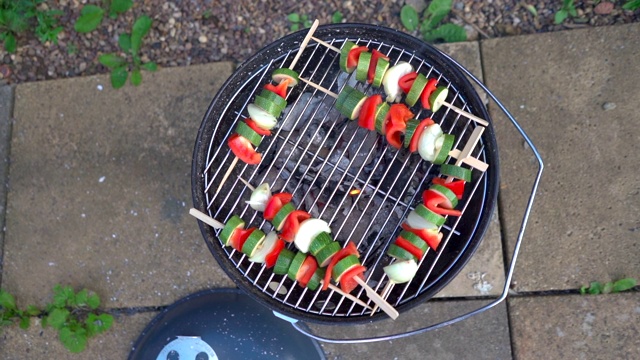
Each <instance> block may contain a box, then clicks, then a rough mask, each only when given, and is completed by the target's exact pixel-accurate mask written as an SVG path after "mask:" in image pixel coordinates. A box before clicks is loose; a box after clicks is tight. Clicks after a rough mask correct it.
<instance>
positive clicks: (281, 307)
mask: <svg viewBox="0 0 640 360" xmlns="http://www.w3.org/2000/svg"><path fill="white" fill-rule="evenodd" d="M306 34H307V30H301V31H298V32H296V33H292V34H290V35H287V36H285V37H283V38H280V39H278V40H276V41H274V42H272V43H271V44H268V45H266V46H265V47H263V48H262V49H261V50H259V51H258V52H256V53H255V54H254V55H252V56H251V57H250V58H248V59H247V60H245V61H244V62H243V63H241V64H240V65H238V66H237V67H236V70H235V71H234V73H233V74H232V75H231V76H230V77H229V78H228V79H227V80H226V81H225V82H224V83H223V85H222V86H221V87H220V89H219V90H218V92H217V93H216V95H215V96H214V98H213V99H212V101H211V103H210V104H209V107H208V109H207V111H206V113H205V115H204V117H203V120H202V123H201V125H200V128H199V130H198V134H197V138H196V142H195V146H194V152H193V162H192V178H191V182H192V197H193V202H194V207H196V208H197V209H199V210H201V211H204V212H205V213H209V211H208V208H207V201H206V199H205V194H204V190H205V186H206V184H205V182H204V173H203V171H202V170H204V169H205V166H206V165H207V155H208V153H209V150H210V146H211V138H212V136H211V135H210V134H214V133H217V131H219V130H218V126H219V125H220V123H221V120H220V119H216V118H213V119H212V120H211V121H208V120H209V118H210V117H211V115H212V114H213V113H216V112H217V111H218V112H221V113H224V112H225V111H223V110H217V111H216V109H214V105H215V104H217V103H224V99H225V97H233V94H235V92H236V91H240V90H236V91H233V90H232V91H230V93H231V94H232V95H229V94H224V93H225V91H223V90H228V89H229V88H230V89H241V88H242V87H243V86H245V84H246V82H247V77H248V76H249V75H253V74H255V73H256V71H257V70H259V69H260V68H262V67H263V66H265V65H267V64H269V63H270V61H271V60H272V59H273V58H275V57H276V56H272V54H276V55H278V56H280V55H283V54H287V52H288V53H292V52H295V51H297V50H298V48H299V46H300V43H301V42H302V39H303V38H304V36H305V35H306ZM314 36H316V37H318V38H322V39H328V38H330V39H334V38H338V39H353V38H359V37H361V38H363V39H366V40H371V41H379V42H383V43H386V44H391V45H393V46H396V47H401V48H402V49H404V50H405V51H407V52H408V53H412V54H417V55H418V56H420V57H421V58H423V59H427V60H428V61H430V62H431V63H432V64H433V67H434V68H435V69H437V70H438V71H439V72H440V73H442V74H444V75H445V76H446V78H447V79H448V80H449V81H450V82H451V83H452V84H453V85H455V87H456V89H457V90H458V91H459V93H460V94H461V95H462V96H463V97H464V98H465V99H466V101H467V104H466V105H467V107H468V108H469V110H468V111H470V112H472V113H474V114H477V115H479V116H480V117H482V118H484V119H486V120H487V121H489V123H490V124H492V122H491V118H490V116H489V113H488V111H487V108H486V107H485V105H484V104H483V102H482V100H481V99H480V96H479V95H478V93H477V91H476V89H475V88H474V87H473V86H472V85H471V82H470V81H469V80H468V79H467V78H466V77H465V75H464V73H463V71H461V70H460V69H459V68H458V66H459V65H457V64H456V63H455V62H451V61H450V60H449V59H448V55H446V54H444V53H442V52H441V51H440V50H438V49H437V48H435V47H433V46H432V45H429V44H427V43H424V42H422V41H421V40H419V39H417V38H415V37H413V36H410V35H408V34H406V33H403V32H400V31H398V30H395V29H391V28H387V27H383V26H377V25H370V24H361V23H345V24H338V25H322V26H319V27H318V29H317V30H316V32H315V34H314ZM310 46H311V45H310ZM318 46H321V45H318ZM465 70H466V69H465ZM226 92H229V91H226ZM223 131H226V129H223ZM207 134H209V136H208V138H207ZM203 138H207V141H206V142H205V141H203ZM481 144H482V146H483V147H484V149H483V151H482V153H481V154H482V156H484V157H485V158H486V159H490V161H489V164H490V167H489V169H488V170H487V171H486V173H485V174H484V176H483V177H482V179H481V180H479V181H481V182H484V185H483V186H484V191H482V192H481V194H480V199H481V200H482V204H481V205H479V206H481V207H482V210H481V211H480V215H479V216H478V217H476V218H474V219H473V221H472V223H474V228H473V230H471V231H469V233H470V234H471V235H469V240H467V242H466V245H465V246H464V247H463V248H461V249H459V254H458V256H457V257H456V258H455V261H454V262H453V263H452V264H451V265H449V266H448V267H447V270H446V271H443V272H442V273H440V274H438V276H437V280H435V281H434V285H433V286H432V287H431V288H430V289H429V291H425V292H424V293H422V294H420V295H418V296H415V297H413V298H411V299H409V300H407V301H406V302H404V303H403V304H400V305H398V306H396V309H397V310H398V311H399V312H401V313H402V312H405V311H407V310H409V309H411V308H413V307H415V306H417V305H419V304H422V303H423V302H424V301H426V300H427V299H429V298H431V297H432V296H433V295H435V294H436V293H438V292H439V291H440V290H442V288H444V287H445V286H446V285H447V284H448V283H449V282H450V281H451V280H452V279H453V278H455V277H456V276H457V275H458V273H459V272H460V271H461V270H462V269H463V268H464V266H465V265H466V264H467V262H468V261H469V260H470V259H471V257H472V256H473V254H474V253H475V251H476V250H477V248H478V246H479V245H480V243H481V242H482V240H483V239H484V236H485V234H486V232H487V230H488V227H489V225H490V222H491V218H492V216H493V214H494V211H495V208H496V205H497V198H498V187H499V158H498V144H497V141H496V138H495V133H494V130H493V127H492V126H491V125H490V126H488V127H486V128H485V132H484V134H483V136H482V139H481ZM203 145H204V146H203ZM219 156H220V155H219ZM475 196H476V195H475V194H474V197H475ZM469 204H470V205H473V206H476V205H478V204H477V200H476V201H473V202H470V203H469ZM198 225H199V227H200V230H201V233H202V235H203V237H204V240H205V243H206V244H207V247H208V248H209V250H210V252H211V253H212V255H213V256H214V258H215V259H216V261H217V262H218V264H219V265H220V266H221V268H222V269H223V271H224V272H225V273H226V274H227V275H228V276H229V277H230V278H231V279H232V280H233V281H234V283H235V284H236V285H238V287H239V288H241V289H242V290H244V291H245V292H247V293H248V294H249V295H250V296H251V297H252V298H254V299H255V300H257V301H258V302H259V303H261V304H263V305H265V306H267V307H268V308H270V309H272V310H273V311H277V312H280V313H282V314H284V315H287V316H290V317H293V318H295V319H301V320H309V321H311V322H314V323H320V324H330V325H335V324H336V323H348V324H357V323H366V322H370V321H371V320H372V319H376V320H377V319H386V318H387V316H386V315H385V314H384V313H382V312H378V313H376V314H374V316H372V317H370V316H369V315H368V314H366V315H350V316H337V317H336V316H328V315H318V314H315V313H310V312H304V311H302V310H299V309H296V308H293V307H291V306H290V305H287V304H285V303H282V302H280V301H278V300H275V299H272V298H271V296H270V295H267V294H265V293H264V292H263V291H261V290H260V289H259V288H258V287H256V286H253V285H252V284H251V282H250V281H249V279H246V278H245V277H244V276H243V274H242V273H240V272H239V271H238V270H236V269H235V267H236V266H235V264H234V263H233V262H232V261H231V257H230V256H228V255H227V254H226V253H225V252H224V250H222V248H221V247H220V246H219V244H218V243H219V241H218V238H217V236H216V233H215V232H214V231H213V229H212V228H210V227H209V226H207V225H205V224H202V223H199V224H198Z"/></svg>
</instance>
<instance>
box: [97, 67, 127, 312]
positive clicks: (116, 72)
mask: <svg viewBox="0 0 640 360" xmlns="http://www.w3.org/2000/svg"><path fill="white" fill-rule="evenodd" d="M127 77H129V73H128V72H127V68H126V67H124V66H122V67H119V68H115V69H113V70H112V71H111V86H112V87H113V88H114V89H120V88H121V87H123V86H124V84H126V83H127ZM89 306H90V307H91V304H89Z"/></svg>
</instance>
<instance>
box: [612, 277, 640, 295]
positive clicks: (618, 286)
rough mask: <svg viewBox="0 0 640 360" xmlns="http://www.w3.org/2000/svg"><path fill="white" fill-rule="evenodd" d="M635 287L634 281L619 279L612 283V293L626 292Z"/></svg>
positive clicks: (635, 282)
mask: <svg viewBox="0 0 640 360" xmlns="http://www.w3.org/2000/svg"><path fill="white" fill-rule="evenodd" d="M636 285H637V281H636V279H632V278H627V279H620V280H618V281H616V282H614V283H613V290H612V291H613V292H620V291H627V290H629V289H632V288H633V287H635V286H636Z"/></svg>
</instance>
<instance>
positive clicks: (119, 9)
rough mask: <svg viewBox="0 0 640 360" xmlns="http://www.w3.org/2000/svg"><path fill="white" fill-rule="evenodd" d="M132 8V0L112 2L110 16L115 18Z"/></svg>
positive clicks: (115, 0)
mask: <svg viewBox="0 0 640 360" xmlns="http://www.w3.org/2000/svg"><path fill="white" fill-rule="evenodd" d="M132 6H133V1H132V0H112V1H111V6H109V16H110V17H112V18H115V17H116V16H118V15H119V14H122V13H124V12H126V11H127V10H129V9H131V7H132Z"/></svg>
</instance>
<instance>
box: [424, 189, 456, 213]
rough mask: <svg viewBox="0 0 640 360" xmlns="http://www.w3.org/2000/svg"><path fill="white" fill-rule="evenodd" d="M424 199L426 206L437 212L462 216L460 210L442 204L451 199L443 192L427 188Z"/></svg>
mask: <svg viewBox="0 0 640 360" xmlns="http://www.w3.org/2000/svg"><path fill="white" fill-rule="evenodd" d="M422 201H423V202H424V206H426V207H427V209H429V210H431V211H433V212H434V213H436V214H440V215H451V216H460V214H462V212H460V210H455V209H448V208H446V207H443V206H442V205H443V204H446V203H448V202H449V201H448V200H447V198H445V197H444V196H443V195H442V194H440V193H438V192H435V191H433V190H429V189H427V190H425V191H424V192H423V193H422Z"/></svg>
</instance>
